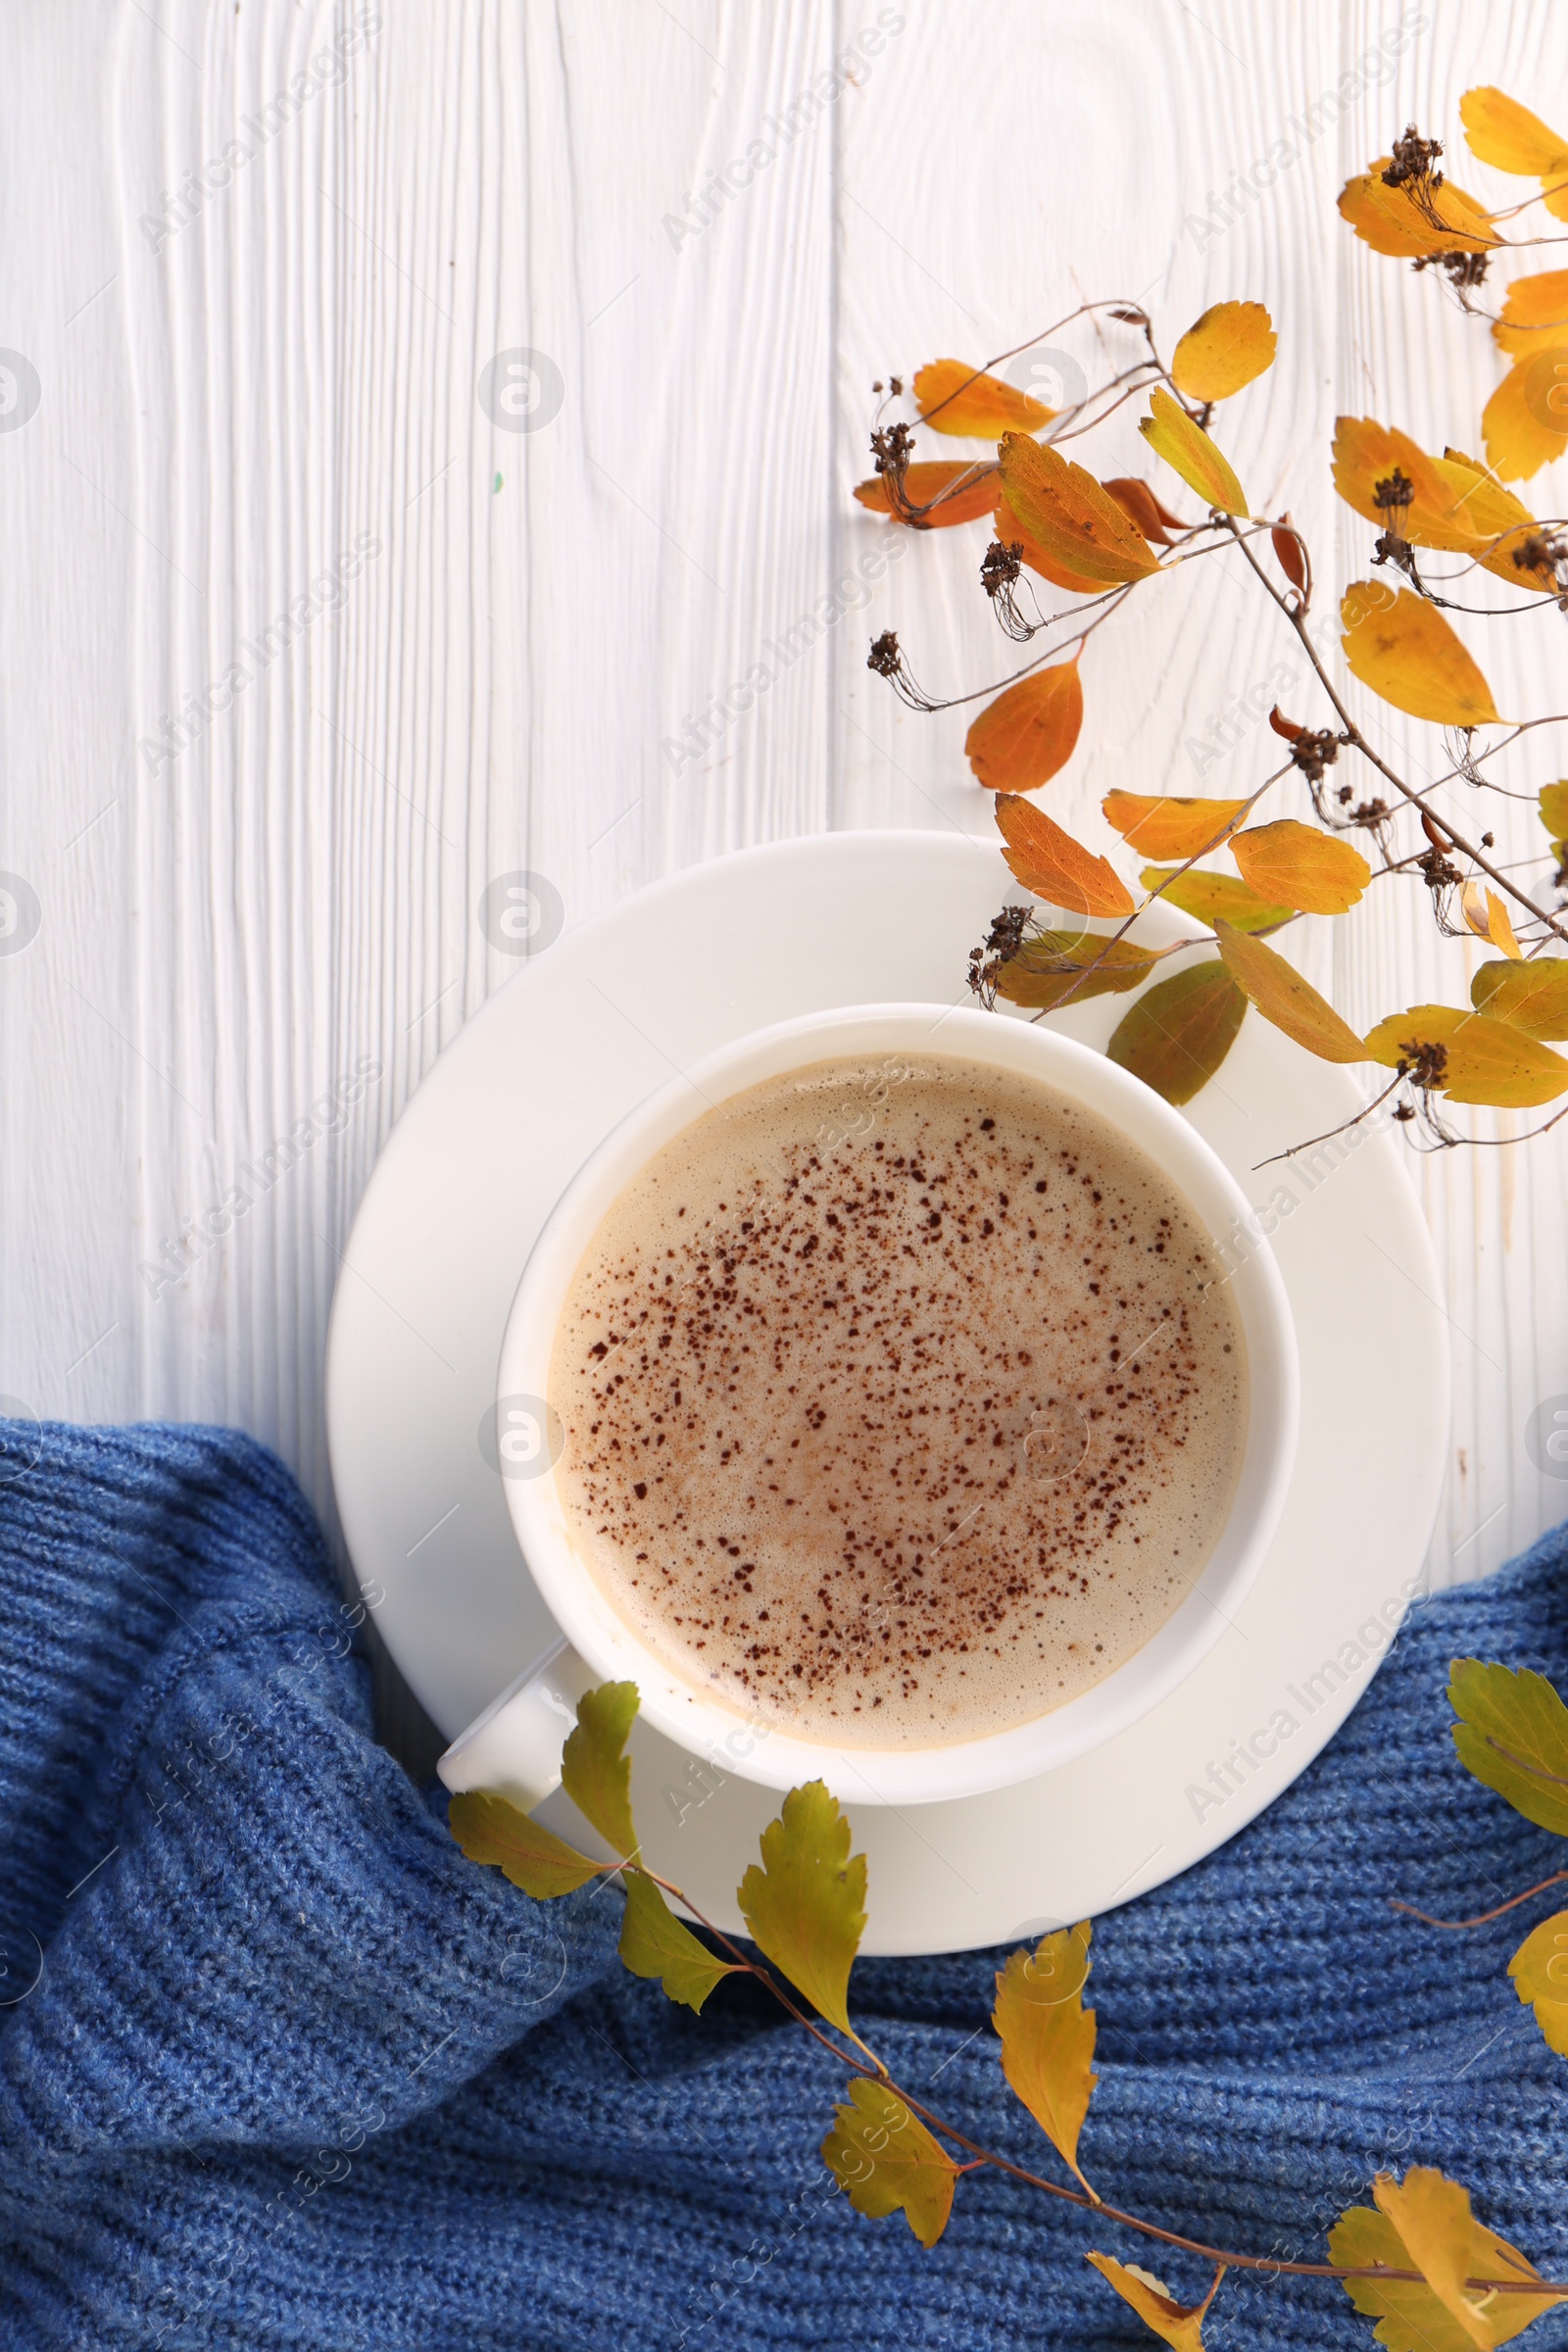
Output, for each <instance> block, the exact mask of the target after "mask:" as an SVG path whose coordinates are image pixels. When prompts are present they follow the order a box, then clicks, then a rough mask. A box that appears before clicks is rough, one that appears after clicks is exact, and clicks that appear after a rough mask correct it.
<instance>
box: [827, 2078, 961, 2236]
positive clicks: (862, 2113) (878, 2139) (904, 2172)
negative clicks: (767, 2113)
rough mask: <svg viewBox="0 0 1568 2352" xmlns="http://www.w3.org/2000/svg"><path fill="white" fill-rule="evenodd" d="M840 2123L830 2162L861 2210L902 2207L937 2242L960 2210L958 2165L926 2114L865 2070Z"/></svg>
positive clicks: (912, 2224)
mask: <svg viewBox="0 0 1568 2352" xmlns="http://www.w3.org/2000/svg"><path fill="white" fill-rule="evenodd" d="M834 2125H835V2129H834V2130H833V2131H830V2132H829V2133H828V2135H827V2137H826V2139H824V2140H823V2142H822V2162H823V2163H824V2164H825V2165H826V2166H827V2167H828V2169H829V2171H830V2172H831V2173H832V2175H833V2178H834V2179H835V2180H837V2182H838V2184H839V2186H840V2187H841V2188H843V2189H847V2190H848V2191H849V2198H850V2203H851V2204H852V2205H853V2206H854V2207H855V2210H856V2212H857V2213H863V2214H866V2215H868V2216H869V2218H870V2219H871V2220H872V2221H875V2222H880V2221H885V2220H886V2219H887V2217H888V2215H889V2214H890V2213H902V2214H903V2215H904V2217H905V2219H906V2221H907V2223H908V2225H909V2228H910V2229H912V2230H913V2231H914V2234H915V2236H916V2237H917V2238H918V2239H919V2240H920V2243H921V2245H922V2246H934V2245H935V2244H936V2242H937V2239H938V2238H939V2237H940V2236H941V2235H942V2232H943V2230H944V2229H946V2228H947V2226H948V2216H949V2214H950V2213H951V2212H952V2211H953V2184H954V2182H955V2181H956V2180H957V2178H958V2168H957V2166H956V2164H955V2163H954V2161H953V2159H952V2157H951V2156H950V2155H949V2154H948V2153H947V2151H946V2149H945V2148H943V2147H941V2146H940V2145H939V2144H938V2142H937V2141H936V2140H934V2139H933V2138H932V2136H931V2134H930V2132H929V2131H927V2130H926V2128H925V2126H924V2124H922V2123H921V2121H920V2119H919V2117H918V2116H917V2115H911V2114H910V2112H909V2110H908V2108H907V2106H906V2105H905V2103H904V2101H903V2100H902V2099H901V2098H900V2097H899V2096H898V2094H897V2092H896V2091H893V2090H890V2089H889V2087H888V2085H887V2084H886V2083H885V2082H871V2081H870V2080H869V2078H868V2077H867V2076H865V2075H858V2076H857V2077H856V2079H855V2081H854V2082H852V2083H851V2084H850V2103H849V2105H848V2106H847V2107H838V2108H835V2110H834Z"/></svg>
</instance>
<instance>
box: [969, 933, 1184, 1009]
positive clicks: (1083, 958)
mask: <svg viewBox="0 0 1568 2352" xmlns="http://www.w3.org/2000/svg"><path fill="white" fill-rule="evenodd" d="M1158 961H1159V958H1158V956H1155V955H1154V954H1153V953H1152V951H1151V950H1150V949H1149V948H1140V947H1138V946H1136V945H1135V943H1134V942H1133V941H1132V940H1130V939H1111V938H1110V937H1108V936H1107V935H1106V934H1105V933H1104V932H1101V931H1084V932H1078V931H1042V932H1041V933H1040V934H1039V935H1038V936H1037V937H1036V938H1034V939H1029V940H1025V942H1024V944H1023V946H1022V947H1021V948H1020V949H1019V950H1018V951H1017V953H1016V955H1013V956H1008V957H1007V960H1006V962H1005V964H1004V965H1003V967H1002V969H1001V971H1000V972H999V973H998V974H997V994H998V996H999V997H1003V998H1005V1000H1006V1002H1007V1003H1008V1004H1009V1005H1022V1006H1025V1007H1027V1009H1028V1010H1029V1011H1031V1012H1049V1011H1050V1010H1052V1008H1053V1007H1054V1005H1058V1004H1059V1003H1060V1002H1061V1000H1062V998H1063V997H1065V996H1067V995H1069V994H1070V995H1071V997H1072V1001H1073V1003H1074V1004H1075V1005H1076V1004H1079V1003H1081V1002H1082V1001H1083V1000H1084V999H1086V998H1089V997H1103V996H1124V995H1125V994H1126V993H1127V991H1128V990H1129V989H1134V988H1141V987H1142V986H1143V984H1144V982H1145V981H1146V980H1147V979H1148V978H1149V975H1150V973H1151V972H1152V970H1153V969H1154V967H1155V965H1156V963H1157V962H1158ZM1091 964H1093V965H1094V967H1095V968H1094V970H1093V971H1092V972H1090V973H1089V977H1088V978H1087V979H1085V978H1083V974H1084V973H1085V972H1086V971H1088V970H1089V966H1090V965H1091Z"/></svg>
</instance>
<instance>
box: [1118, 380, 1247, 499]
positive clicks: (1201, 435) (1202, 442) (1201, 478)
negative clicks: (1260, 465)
mask: <svg viewBox="0 0 1568 2352" xmlns="http://www.w3.org/2000/svg"><path fill="white" fill-rule="evenodd" d="M1149 410H1150V413H1149V415H1148V416H1147V417H1140V418H1139V421H1138V430H1139V431H1140V432H1141V433H1142V434H1143V436H1144V439H1145V440H1146V441H1147V442H1148V443H1149V446H1150V447H1151V449H1152V450H1153V452H1154V454H1155V456H1156V457H1161V458H1163V459H1164V461H1165V463H1166V465H1167V466H1173V467H1174V468H1175V470H1176V471H1177V472H1178V473H1179V474H1180V475H1181V477H1182V480H1183V481H1184V482H1185V483H1186V484H1187V486H1188V488H1189V489H1190V490H1196V491H1197V492H1198V495H1199V497H1200V498H1201V500H1202V501H1203V503H1204V505H1205V506H1210V507H1218V508H1220V509H1221V510H1222V511H1223V512H1224V513H1225V514H1227V515H1246V513H1247V498H1246V494H1245V492H1244V491H1243V489H1242V485H1241V483H1240V482H1239V481H1238V480H1237V479H1236V476H1235V474H1234V473H1233V472H1232V471H1231V468H1230V466H1229V463H1228V462H1227V460H1226V458H1225V456H1224V454H1223V453H1222V451H1220V450H1219V449H1218V448H1217V447H1216V446H1215V444H1214V443H1213V442H1212V441H1211V440H1210V439H1209V437H1208V435H1207V434H1206V433H1205V432H1204V430H1203V428H1202V426H1201V424H1199V423H1198V422H1197V420H1196V419H1195V418H1194V417H1189V416H1188V414H1187V411H1186V410H1185V409H1184V408H1183V407H1182V405H1181V403H1180V401H1176V400H1172V398H1171V396H1170V394H1169V393H1168V392H1167V391H1166V390H1165V387H1164V385H1163V384H1156V385H1155V386H1154V389H1153V390H1152V392H1151V394H1150V395H1149Z"/></svg>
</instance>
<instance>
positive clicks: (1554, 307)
mask: <svg viewBox="0 0 1568 2352" xmlns="http://www.w3.org/2000/svg"><path fill="white" fill-rule="evenodd" d="M1492 339H1493V341H1494V342H1495V344H1496V346H1497V349H1498V350H1499V351H1505V352H1507V353H1508V355H1509V357H1510V358H1511V359H1522V358H1524V357H1526V356H1527V355H1528V354H1529V353H1530V352H1533V351H1540V350H1541V349H1542V348H1543V346H1544V345H1545V344H1547V343H1568V270H1538V271H1537V272H1536V274H1535V275H1534V276H1533V277H1516V278H1515V279H1514V281H1513V284H1512V285H1511V286H1510V287H1509V288H1508V292H1507V295H1506V297H1505V299H1504V301H1503V306H1502V316H1501V318H1500V319H1497V320H1496V321H1495V324H1494V326H1493V329H1492Z"/></svg>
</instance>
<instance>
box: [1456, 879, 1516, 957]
mask: <svg viewBox="0 0 1568 2352" xmlns="http://www.w3.org/2000/svg"><path fill="white" fill-rule="evenodd" d="M1459 911H1460V913H1461V914H1462V915H1463V916H1464V922H1465V929H1466V930H1467V931H1469V932H1470V933H1471V934H1472V935H1473V936H1474V937H1475V938H1476V939H1484V940H1486V941H1487V942H1488V943H1489V944H1490V945H1491V946H1492V947H1495V948H1500V949H1501V950H1502V952H1503V954H1504V956H1508V957H1510V958H1511V960H1512V961H1513V962H1515V963H1523V961H1524V950H1523V948H1521V946H1520V945H1519V942H1518V940H1517V939H1515V937H1514V932H1513V924H1512V923H1511V922H1510V920H1509V918H1508V909H1507V907H1505V906H1504V905H1503V903H1502V901H1501V899H1499V898H1498V896H1497V894H1496V892H1495V890H1489V889H1488V888H1487V886H1486V884H1485V883H1484V882H1483V881H1482V880H1481V879H1480V877H1479V875H1476V874H1472V875H1471V877H1470V879H1469V881H1468V882H1466V883H1465V885H1464V887H1463V889H1462V890H1461V891H1460V893H1459Z"/></svg>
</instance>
